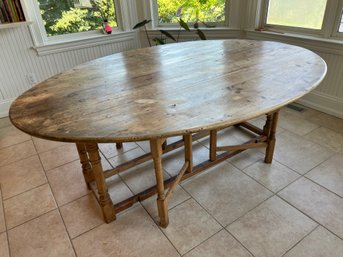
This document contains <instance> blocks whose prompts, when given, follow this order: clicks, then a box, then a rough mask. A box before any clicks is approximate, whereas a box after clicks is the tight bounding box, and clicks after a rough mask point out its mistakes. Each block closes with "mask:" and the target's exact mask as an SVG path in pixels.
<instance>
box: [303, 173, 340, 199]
mask: <svg viewBox="0 0 343 257" xmlns="http://www.w3.org/2000/svg"><path fill="white" fill-rule="evenodd" d="M304 178H306V179H308V180H310V181H311V182H312V183H314V184H316V185H318V186H321V187H323V188H325V189H326V190H327V191H329V192H330V193H332V194H334V195H336V196H338V197H339V198H341V199H342V200H343V196H340V195H339V194H337V193H335V192H334V191H332V190H331V189H329V188H326V187H325V186H324V185H321V184H319V183H318V182H316V181H314V180H312V179H311V178H309V177H306V176H304Z"/></svg>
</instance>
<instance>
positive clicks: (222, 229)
mask: <svg viewBox="0 0 343 257" xmlns="http://www.w3.org/2000/svg"><path fill="white" fill-rule="evenodd" d="M224 230H225V228H221V229H220V230H219V231H217V232H216V233H214V234H213V235H212V236H209V237H208V238H206V239H205V240H204V241H202V242H201V243H199V244H197V245H196V246H194V247H192V248H191V249H189V250H188V251H187V252H185V253H184V254H182V255H181V256H182V257H183V256H185V255H186V254H188V253H189V252H191V251H192V250H194V249H195V248H197V247H198V246H200V245H201V244H203V243H205V242H206V241H208V240H210V239H211V238H212V237H214V236H215V235H217V234H218V233H220V232H222V231H224Z"/></svg>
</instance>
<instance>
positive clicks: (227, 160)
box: [225, 149, 264, 171]
mask: <svg viewBox="0 0 343 257" xmlns="http://www.w3.org/2000/svg"><path fill="white" fill-rule="evenodd" d="M247 150H249V149H247ZM232 157H233V156H232ZM232 157H231V158H232ZM231 158H228V159H226V160H225V161H226V162H228V163H230V164H231V165H232V166H234V167H235V168H236V169H239V170H240V171H243V170H245V169H247V168H249V167H250V166H252V165H254V164H255V163H257V162H260V161H263V162H264V158H263V157H261V159H258V160H256V161H254V162H253V163H251V164H249V165H247V166H246V167H244V168H243V169H242V168H239V167H237V166H236V165H235V164H233V163H231V162H230V159H231Z"/></svg>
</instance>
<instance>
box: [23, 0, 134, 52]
mask: <svg viewBox="0 0 343 257" xmlns="http://www.w3.org/2000/svg"><path fill="white" fill-rule="evenodd" d="M21 1H22V3H23V6H24V7H25V9H26V13H27V17H28V18H29V20H31V21H32V24H31V25H30V27H29V29H30V32H31V35H32V40H33V43H34V46H35V47H41V46H46V45H54V44H60V43H65V42H73V41H80V40H87V39H93V38H96V37H101V36H107V35H105V34H103V32H102V31H101V30H90V31H84V32H77V33H70V34H61V35H55V36H50V37H48V35H47V33H46V30H45V27H44V21H43V18H42V16H41V14H40V9H39V5H38V1H36V0H21ZM112 1H114V4H115V8H116V16H117V24H118V26H117V27H116V28H113V31H112V34H119V33H120V32H124V31H127V30H128V26H130V25H131V24H127V21H126V24H124V21H123V18H122V17H123V15H122V13H123V11H125V9H127V8H125V6H126V5H131V4H130V3H125V0H112ZM123 6H124V8H123Z"/></svg>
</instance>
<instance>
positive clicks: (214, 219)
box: [160, 196, 224, 256]
mask: <svg viewBox="0 0 343 257" xmlns="http://www.w3.org/2000/svg"><path fill="white" fill-rule="evenodd" d="M192 199H193V200H194V201H195V202H196V203H197V204H199V205H200V207H201V209H203V210H204V211H205V212H206V213H207V214H208V215H210V217H211V218H213V219H214V220H215V222H216V223H218V225H219V226H220V227H221V229H220V230H222V229H223V228H224V227H223V226H222V224H220V223H219V222H218V221H217V220H216V219H215V218H214V217H213V216H212V215H211V214H210V213H208V211H207V210H206V209H205V208H204V207H203V206H202V205H201V204H200V203H198V202H197V201H196V200H195V199H194V198H193V197H192V196H191V198H189V199H187V200H186V201H184V202H187V201H189V200H192ZM160 230H162V228H160ZM220 230H219V231H220ZM219 231H217V232H216V233H218V232H219ZM162 232H163V230H162ZM216 233H215V234H216ZM163 234H164V232H163ZM165 236H166V237H167V235H165ZM212 236H213V235H211V236H210V237H212ZM167 238H168V237H167ZM207 239H208V238H206V239H204V240H202V241H201V242H200V243H199V244H198V245H196V246H194V247H192V248H191V249H190V250H192V249H194V248H195V247H197V246H199V245H200V244H202V243H203V242H205V241H206V240H207ZM168 240H169V238H168ZM169 241H170V240H169ZM175 248H176V247H175ZM190 250H189V251H190ZM177 252H178V253H179V254H180V255H181V256H183V255H184V254H181V253H180V252H179V251H178V250H177Z"/></svg>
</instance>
